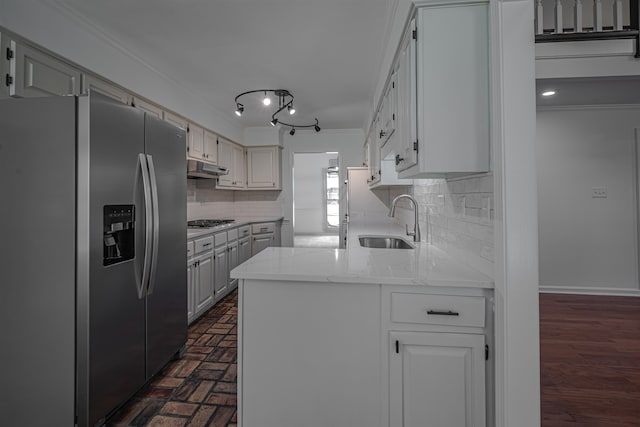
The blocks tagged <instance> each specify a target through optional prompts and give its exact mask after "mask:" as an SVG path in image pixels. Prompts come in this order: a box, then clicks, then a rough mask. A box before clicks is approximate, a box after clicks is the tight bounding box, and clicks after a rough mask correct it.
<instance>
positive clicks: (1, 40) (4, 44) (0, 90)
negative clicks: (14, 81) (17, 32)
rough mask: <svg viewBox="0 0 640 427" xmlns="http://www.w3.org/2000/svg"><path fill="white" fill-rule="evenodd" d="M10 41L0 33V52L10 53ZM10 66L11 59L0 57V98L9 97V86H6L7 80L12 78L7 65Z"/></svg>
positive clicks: (4, 56)
mask: <svg viewBox="0 0 640 427" xmlns="http://www.w3.org/2000/svg"><path fill="white" fill-rule="evenodd" d="M11 41H12V40H11V39H10V38H9V37H7V35H6V34H2V33H0V52H10V51H11ZM10 64H11V58H7V56H6V55H0V78H2V81H0V98H7V97H8V96H9V86H7V84H6V82H7V80H6V79H7V78H14V76H13V74H12V73H11V69H10V67H9V65H10Z"/></svg>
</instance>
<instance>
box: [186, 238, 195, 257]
mask: <svg viewBox="0 0 640 427" xmlns="http://www.w3.org/2000/svg"><path fill="white" fill-rule="evenodd" d="M194 254H195V246H194V244H193V242H187V258H191V257H192V256H193V255H194Z"/></svg>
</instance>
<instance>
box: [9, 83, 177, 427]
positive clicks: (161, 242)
mask: <svg viewBox="0 0 640 427" xmlns="http://www.w3.org/2000/svg"><path fill="white" fill-rule="evenodd" d="M185 171H186V160H185V133H184V131H182V130H180V129H178V128H176V127H174V126H172V125H170V124H169V123H166V122H164V121H162V120H160V119H158V118H156V117H154V116H150V115H147V114H145V113H144V112H142V111H140V110H137V109H134V108H132V107H130V106H127V105H124V104H120V103H118V102H116V101H113V100H111V99H109V98H107V97H104V96H101V95H98V94H92V95H90V96H83V97H55V98H53V97H52V98H32V99H10V100H1V101H0V190H1V191H0V196H1V199H0V224H1V225H2V233H1V237H0V239H1V241H2V244H1V245H0V247H1V248H2V249H1V252H0V328H1V331H2V334H1V337H0V370H1V372H0V424H2V425H7V426H12V427H20V426H28V427H38V426H47V427H50V426H56V427H66V426H74V425H76V424H77V425H78V426H92V427H93V426H95V425H100V424H102V423H104V421H105V419H106V418H107V417H108V416H109V415H110V414H111V413H112V412H113V411H114V410H116V409H117V408H118V407H119V406H120V405H121V404H122V403H124V402H125V401H126V400H127V399H128V398H129V397H131V396H132V395H133V394H134V393H135V392H136V391H137V390H139V389H140V388H141V387H142V386H143V385H144V384H145V382H147V381H148V380H149V378H150V377H152V376H153V375H154V374H155V373H157V371H158V370H159V369H161V368H162V367H163V366H164V365H165V364H166V363H167V362H168V361H169V360H170V359H171V358H172V357H174V356H175V355H179V353H180V352H181V350H182V349H183V348H184V345H185V342H186V336H187V286H186V280H187V276H186V275H187V273H186V267H185V266H186V222H187V220H186V176H185Z"/></svg>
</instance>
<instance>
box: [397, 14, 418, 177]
mask: <svg viewBox="0 0 640 427" xmlns="http://www.w3.org/2000/svg"><path fill="white" fill-rule="evenodd" d="M414 34H416V33H415V19H412V20H411V22H410V24H409V28H408V30H407V32H406V33H405V35H404V38H403V40H402V44H401V45H400V51H399V52H398V59H397V61H398V64H397V67H398V71H397V79H396V86H397V88H396V89H397V131H396V135H395V138H394V140H393V142H394V145H395V149H394V152H395V159H394V160H395V165H396V170H397V171H402V170H405V169H407V168H410V167H412V166H414V165H415V164H417V163H418V152H417V149H416V148H417V123H416V121H417V103H416V96H417V92H416V91H417V88H416V40H415V39H414V38H413V36H414Z"/></svg>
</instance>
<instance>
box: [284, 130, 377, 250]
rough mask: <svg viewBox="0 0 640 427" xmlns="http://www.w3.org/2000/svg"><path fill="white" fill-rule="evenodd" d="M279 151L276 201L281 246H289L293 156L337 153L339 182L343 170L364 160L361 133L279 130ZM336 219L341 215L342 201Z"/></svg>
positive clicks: (343, 177)
mask: <svg viewBox="0 0 640 427" xmlns="http://www.w3.org/2000/svg"><path fill="white" fill-rule="evenodd" d="M280 134H281V142H282V146H283V147H284V149H283V150H282V192H281V195H280V198H279V200H280V202H281V203H282V206H283V209H284V221H283V224H282V245H283V246H293V224H292V218H293V175H292V173H291V172H292V165H293V153H318V152H337V153H338V157H339V159H340V182H341V183H342V182H344V180H345V179H346V177H347V169H346V168H347V167H349V166H362V162H363V160H364V155H363V144H364V131H363V130H362V129H339V130H338V129H327V130H325V129H323V130H322V131H321V132H318V133H317V132H315V131H313V130H298V131H296V133H295V135H293V136H291V135H289V133H288V132H284V131H281V132H280ZM343 194H344V192H343V191H341V207H340V217H341V218H342V215H344V209H345V207H344V203H343V201H342V195H343Z"/></svg>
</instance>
